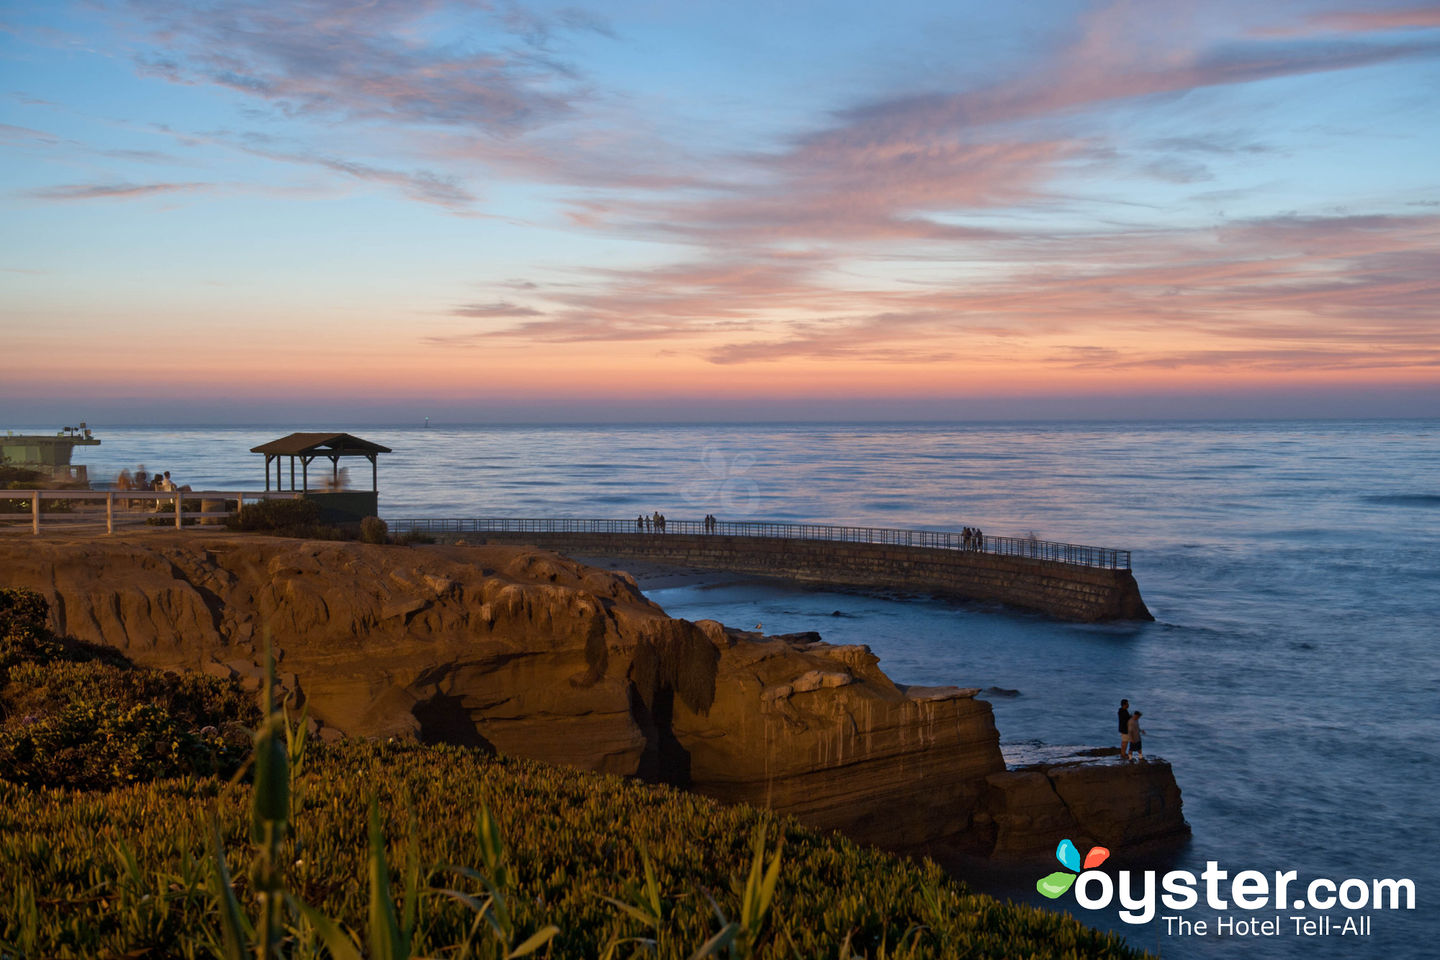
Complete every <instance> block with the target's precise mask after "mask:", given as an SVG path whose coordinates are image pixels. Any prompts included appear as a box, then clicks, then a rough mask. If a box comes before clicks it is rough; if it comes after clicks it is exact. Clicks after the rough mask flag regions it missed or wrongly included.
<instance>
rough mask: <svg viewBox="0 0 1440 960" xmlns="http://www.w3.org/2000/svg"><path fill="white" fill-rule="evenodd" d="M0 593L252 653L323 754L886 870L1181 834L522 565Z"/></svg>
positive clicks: (862, 686) (869, 666) (859, 659)
mask: <svg viewBox="0 0 1440 960" xmlns="http://www.w3.org/2000/svg"><path fill="white" fill-rule="evenodd" d="M0 569H3V570H4V575H3V578H0V579H3V581H4V583H5V585H9V586H20V587H29V588H31V589H35V590H37V591H39V592H40V593H42V594H43V595H45V596H46V597H47V598H48V599H49V600H50V603H51V609H52V616H53V618H54V620H55V624H54V626H55V628H56V629H57V630H58V631H60V632H62V633H69V634H72V635H74V636H76V637H79V638H81V639H85V640H91V641H95V642H99V643H107V644H110V645H112V646H115V647H119V648H120V649H122V650H124V651H125V652H126V653H127V654H128V655H129V656H130V657H131V658H132V659H134V660H135V661H137V662H140V663H144V664H148V665H152V666H159V667H166V668H175V669H190V670H206V671H210V672H218V673H239V674H241V675H244V676H251V677H253V676H256V675H258V672H259V667H258V664H259V662H260V659H261V654H262V652H263V649H264V643H265V638H266V636H267V635H268V636H269V637H270V638H271V640H272V641H273V643H274V646H275V648H276V651H277V656H278V658H279V669H280V673H281V677H282V680H283V681H284V682H285V683H286V685H287V686H289V688H290V689H292V690H293V691H294V692H295V693H296V694H297V695H299V696H301V697H303V699H304V700H305V701H306V702H307V703H308V704H309V705H310V709H311V712H312V715H313V716H314V717H316V718H317V719H318V720H319V721H320V722H321V723H322V724H323V728H322V734H323V735H325V736H327V737H334V736H339V735H342V734H344V735H352V736H370V737H374V736H379V737H390V736H414V737H418V738H421V739H425V740H444V741H450V742H456V743H465V744H472V745H476V746H482V747H488V748H491V749H495V750H499V751H501V752H504V753H510V754H515V755H520V756H526V757H531V758H535V759H539V760H544V761H548V762H552V763H561V764H568V765H571V766H576V767H581V768H585V769H593V770H602V771H607V772H613V773H620V774H631V775H637V776H643V777H647V778H651V779H660V780H668V781H671V782H675V783H679V784H685V785H689V786H691V787H692V788H693V789H696V790H699V791H701V792H703V793H706V794H709V795H711V796H714V797H717V798H720V799H723V800H728V801H734V802H745V803H751V804H757V805H768V806H770V807H773V808H774V809H776V810H780V811H783V812H787V813H794V814H795V815H797V816H799V817H800V818H801V819H803V820H805V821H806V822H808V823H810V824H813V825H815V826H819V827H822V828H835V829H841V830H844V831H846V832H847V833H849V834H850V835H852V836H854V837H857V838H859V839H862V840H866V841H869V842H874V843H879V844H882V845H885V846H888V847H891V848H917V847H922V846H926V845H929V844H933V843H945V844H948V845H950V846H953V847H958V848H961V849H965V850H969V851H972V852H975V853H979V854H982V855H988V854H992V853H993V854H995V855H1001V856H1012V855H1019V856H1028V855H1030V854H1032V853H1034V852H1035V850H1036V849H1040V848H1045V847H1048V848H1049V849H1052V850H1053V847H1054V844H1055V843H1056V842H1057V840H1058V839H1059V837H1062V836H1077V837H1089V838H1093V839H1094V840H1095V841H1096V842H1103V843H1105V844H1106V845H1109V846H1111V847H1112V848H1116V849H1118V848H1123V847H1125V846H1126V845H1128V844H1131V843H1136V842H1148V841H1150V840H1153V839H1155V838H1157V837H1160V836H1165V835H1174V834H1177V833H1180V832H1183V831H1184V830H1185V829H1186V828H1185V825H1184V820H1183V818H1182V817H1181V815H1180V809H1179V797H1178V790H1177V789H1176V788H1175V786H1174V780H1173V777H1171V776H1170V771H1169V767H1168V765H1161V764H1155V765H1153V766H1152V768H1151V772H1150V773H1148V774H1147V775H1146V776H1145V777H1144V778H1140V777H1138V776H1137V775H1136V774H1133V773H1131V772H1129V771H1128V770H1124V769H1123V768H1118V767H1114V766H1104V765H1091V766H1089V767H1087V768H1083V769H1079V770H1078V771H1077V772H1066V771H1058V772H1057V771H1050V772H1047V773H1039V772H1035V771H1028V772H1025V771H1019V772H1007V771H1006V770H1005V764H1004V762H1003V760H1002V758H1001V756H1000V750H999V737H998V734H997V732H996V729H995V724H994V719H993V716H992V714H991V710H990V705H989V704H988V703H986V702H984V701H981V700H976V699H975V698H974V693H975V691H974V690H958V689H955V688H948V687H947V688H916V687H910V688H906V687H902V686H899V685H897V684H895V683H893V682H891V681H890V679H889V678H888V677H886V676H885V674H884V673H883V672H881V670H880V669H879V667H878V659H877V658H876V657H875V656H874V655H873V654H872V653H871V652H870V650H869V648H868V647H864V646H832V645H830V644H826V643H823V642H821V641H820V639H819V637H818V636H817V635H815V634H805V635H798V636H789V637H762V636H760V635H758V634H753V633H746V632H742V631H737V630H731V629H727V628H725V627H724V626H722V625H721V624H719V623H715V622H713V621H701V622H699V623H690V622H688V621H685V620H679V619H673V618H671V617H668V616H666V615H665V613H664V611H662V610H661V609H660V608H659V607H657V606H656V605H655V604H653V603H652V602H650V601H649V600H648V599H646V598H645V597H644V596H643V595H642V594H641V593H640V591H639V589H638V588H637V587H636V586H635V583H634V581H633V580H631V579H630V578H629V577H628V576H625V575H623V574H619V575H617V574H614V573H610V572H606V571H602V570H598V569H594V568H590V567H585V566H582V565H581V564H578V563H575V562H573V561H571V560H567V559H565V558H564V557H561V556H559V555H557V554H553V553H548V552H545V551H539V550H536V549H534V548H528V547H508V546H489V547H462V546H453V547H446V546H432V547H422V548H407V547H394V546H388V547H387V546H371V545H365V544H358V543H335V542H307V541H298V540H286V539H278V538H262V537H234V536H205V535H203V534H192V535H185V536H174V535H151V536H143V537H138V538H134V539H128V540H126V539H114V540H103V541H97V540H88V541H87V540H31V539H29V538H19V537H6V538H3V539H0ZM1036 777H1038V778H1040V779H1039V780H1036V779H1035V778H1036ZM1041 781H1044V782H1043V783H1042V782H1041ZM1157 795H1163V797H1164V798H1165V799H1164V802H1163V803H1161V804H1159V805H1158V806H1157V805H1156V803H1155V802H1154V797H1155V796H1157ZM1172 800H1173V803H1172V802H1171V801H1172ZM1057 830H1058V831H1059V833H1058V834H1056V833H1055V832H1054V831H1057Z"/></svg>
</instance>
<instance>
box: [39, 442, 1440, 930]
mask: <svg viewBox="0 0 1440 960" xmlns="http://www.w3.org/2000/svg"><path fill="white" fill-rule="evenodd" d="M51 429H53V426H52V428H51ZM289 429H291V428H286V429H284V430H277V429H274V428H264V427H257V428H220V429H209V430H197V429H176V430H168V429H152V428H146V429H137V428H114V429H101V430H98V431H97V433H98V435H99V436H101V437H102V438H103V440H104V443H103V445H102V446H101V447H99V448H92V449H88V450H85V449H81V450H77V456H76V459H77V460H80V461H82V462H85V463H88V464H89V465H90V469H91V475H92V478H95V479H101V478H104V477H106V476H111V475H113V474H114V473H115V472H117V471H118V470H119V469H120V468H121V467H122V466H128V467H131V468H132V469H133V468H134V467H135V466H136V465H137V464H138V463H141V462H143V463H144V464H145V465H146V466H147V467H148V468H150V469H151V470H155V469H169V470H171V471H172V473H173V474H174V476H175V477H176V479H177V481H178V482H181V483H189V484H191V485H192V486H194V487H195V488H196V489H201V488H205V487H210V488H217V487H234V486H236V485H241V486H243V487H245V488H250V489H253V488H255V487H256V486H257V485H258V484H259V483H262V482H263V477H264V471H263V465H262V463H263V462H262V458H260V457H259V456H258V455H254V454H249V453H247V452H246V451H247V450H248V449H249V448H250V447H251V446H254V445H256V444H258V443H262V442H264V441H266V440H269V439H273V438H274V437H275V436H277V435H279V434H281V433H285V432H289ZM352 432H354V433H356V434H358V435H360V436H363V437H366V438H367V439H372V440H375V441H378V442H380V443H383V444H385V445H387V446H390V447H393V448H394V450H395V452H394V453H393V454H391V455H389V456H385V457H383V458H382V460H381V467H380V487H381V514H382V515H383V516H385V517H387V518H403V517H478V516H511V517H515V516H571V517H618V518H625V517H633V516H635V515H636V514H637V513H641V512H646V513H649V512H651V511H653V510H660V511H661V512H663V513H665V514H666V515H667V516H669V517H670V518H672V519H698V518H700V517H701V516H703V515H704V514H706V513H715V514H717V515H718V516H720V517H721V518H722V519H727V520H728V519H743V518H751V519H767V520H814V521H826V522H835V523H855V524H866V525H884V526H896V527H912V528H956V527H959V526H961V525H971V526H979V527H981V528H983V529H984V530H985V531H986V532H987V533H992V534H1009V535H1024V534H1028V533H1031V532H1033V533H1035V534H1036V535H1037V536H1039V537H1040V538H1042V539H1054V540H1066V541H1071V542H1078V543H1090V544H1096V545H1101V546H1112V547H1122V548H1129V549H1131V550H1133V551H1134V567H1135V575H1136V577H1137V579H1138V581H1139V583H1140V587H1141V591H1142V593H1143V594H1144V596H1145V599H1146V601H1147V603H1148V604H1149V606H1150V609H1151V610H1152V611H1153V612H1154V614H1155V616H1156V622H1155V623H1153V624H1127V625H1120V626H1081V625H1072V624H1060V623H1053V622H1050V621H1047V620H1045V619H1043V618H1040V617H1033V616H1028V615H1022V614H1016V613H1011V612H1006V611H1002V610H997V609H993V608H988V607H982V606H971V607H957V606H953V605H946V604H941V603H936V602H931V601H927V600H925V599H915V600H909V601H898V600H883V599H875V598H868V597H861V596H856V595H851V594H841V593H827V592H822V591H815V590H806V589H800V588H796V587H792V586H786V585H783V584H774V583H757V582H754V581H745V580H739V579H731V580H726V579H724V578H721V579H720V580H719V581H718V582H717V583H714V584H710V585H707V586H705V587H693V586H692V587H684V588H675V589H668V590H659V591H656V592H654V593H653V594H652V595H653V596H654V597H655V599H656V600H657V601H658V602H659V603H661V605H663V606H664V607H665V608H666V609H667V610H668V611H669V612H670V613H672V614H674V615H676V616H684V617H688V618H692V619H694V618H700V617H714V618H716V619H719V620H722V621H726V622H729V623H731V624H735V625H743V626H750V625H752V624H754V623H756V622H763V624H764V626H765V629H766V631H767V632H772V633H779V632H787V631H799V630H818V631H820V632H821V633H822V634H823V635H824V636H825V637H826V638H827V639H829V640H831V641H834V642H839V643H849V642H862V643H868V644H870V645H871V647H872V648H873V649H874V650H875V652H876V653H877V654H878V655H879V656H880V657H881V661H882V666H883V667H884V668H885V669H886V670H887V671H888V672H889V673H890V675H891V676H892V677H894V678H895V679H896V680H898V681H901V682H909V683H927V684H928V683H954V684H959V685H962V686H978V687H982V688H988V687H997V688H1003V689H1006V690H1015V691H1018V695H1014V696H1000V695H996V696H994V698H993V702H994V707H995V714H996V719H997V722H998V724H999V726H1000V729H1001V734H1002V740H1003V746H1004V748H1005V750H1006V751H1007V754H1008V755H1010V756H1011V757H1012V758H1014V759H1023V758H1025V757H1027V756H1035V755H1041V754H1044V753H1045V752H1047V751H1049V750H1050V749H1052V748H1056V747H1061V746H1068V745H1092V744H1110V743H1112V742H1113V741H1114V739H1115V737H1114V729H1113V723H1114V711H1115V706H1116V704H1117V702H1118V701H1119V699H1120V698H1121V697H1122V696H1123V697H1128V698H1129V699H1130V701H1131V704H1132V706H1133V707H1136V708H1139V709H1141V710H1143V711H1144V712H1145V719H1144V721H1143V723H1144V726H1145V728H1146V730H1147V731H1148V736H1147V737H1146V739H1145V744H1146V748H1147V751H1148V752H1150V753H1152V754H1157V755H1160V756H1163V757H1165V758H1166V759H1169V760H1170V761H1172V762H1173V763H1174V766H1175V772H1176V776H1177V778H1178V780H1179V782H1180V785H1181V788H1182V790H1183V792H1184V798H1185V813H1186V816H1187V818H1188V819H1189V821H1190V823H1191V825H1192V826H1193V827H1194V831H1195V833H1194V839H1193V841H1192V842H1191V843H1190V844H1189V845H1188V846H1187V847H1186V848H1185V849H1183V850H1182V851H1180V852H1179V854H1178V859H1177V861H1176V862H1175V864H1174V865H1175V866H1179V867H1183V868H1186V869H1190V870H1192V871H1195V872H1197V873H1198V872H1199V871H1200V870H1201V869H1203V868H1204V865H1205V863H1206V861H1208V860H1216V861H1219V863H1220V866H1221V867H1222V868H1223V869H1227V870H1229V871H1230V873H1231V874H1232V875H1233V874H1234V873H1235V872H1238V871H1240V870H1243V869H1252V868H1253V869H1258V870H1261V871H1262V872H1266V873H1272V874H1273V871H1275V870H1278V869H1294V870H1297V871H1299V873H1300V876H1301V879H1302V881H1308V880H1309V879H1311V878H1315V877H1326V878H1331V879H1334V880H1335V881H1337V882H1338V881H1341V880H1344V879H1347V878H1351V877H1356V878H1363V879H1369V878H1372V877H1397V878H1398V877H1408V878H1411V879H1413V880H1414V882H1415V885H1416V889H1417V894H1418V904H1417V910H1416V911H1414V912H1413V913H1405V912H1390V911H1378V912H1371V913H1370V916H1371V917H1372V920H1371V929H1372V931H1373V932H1372V934H1371V935H1370V936H1369V937H1368V938H1364V939H1356V938H1353V937H1343V938H1342V937H1338V936H1332V937H1331V938H1329V939H1316V938H1305V937H1298V936H1296V935H1295V934H1294V933H1293V932H1292V931H1293V925H1292V924H1291V923H1290V921H1289V920H1288V919H1287V918H1288V917H1289V916H1291V915H1293V914H1294V913H1295V912H1296V911H1292V910H1286V911H1281V912H1280V914H1279V916H1280V918H1281V924H1282V932H1281V934H1280V936H1278V937H1271V938H1264V939H1263V940H1261V939H1257V938H1253V937H1251V938H1241V937H1215V936H1210V937H1206V938H1203V939H1202V938H1193V937H1180V936H1173V935H1168V934H1167V933H1166V932H1165V930H1164V925H1163V924H1162V923H1160V922H1159V921H1155V922H1152V923H1151V924H1149V925H1147V926H1143V927H1129V926H1126V925H1124V924H1121V923H1119V922H1118V921H1117V920H1116V919H1115V916H1114V911H1113V910H1112V911H1108V912H1106V913H1086V912H1084V911H1080V913H1081V914H1082V915H1083V916H1084V917H1085V919H1086V920H1087V921H1089V922H1092V923H1095V924H1097V925H1101V926H1108V927H1111V928H1114V929H1119V930H1122V932H1124V933H1126V934H1127V935H1128V936H1129V937H1130V938H1131V941H1132V942H1133V943H1135V944H1136V945H1137V946H1143V947H1147V948H1149V949H1152V950H1154V949H1157V947H1158V949H1159V950H1160V951H1161V952H1162V954H1163V955H1165V956H1173V957H1193V958H1202V957H1203V958H1209V957H1229V956H1274V957H1300V956H1306V957H1368V956H1376V957H1379V956H1386V957H1417V958H1418V957H1429V956H1434V955H1435V953H1434V944H1435V942H1436V935H1437V934H1440V924H1437V922H1436V921H1435V920H1434V913H1433V911H1435V909H1436V906H1437V890H1440V867H1437V863H1436V861H1437V857H1440V799H1437V798H1440V626H1437V625H1440V537H1437V532H1440V421H1433V420H1431V421H1334V422H1313V421H1302V422H1275V423H1263V422H1215V423H1193V422H1185V423H1143V424H1141V423H1118V424H1117V423H1090V424H1074V423H1065V424H1062V423H1031V424H1009V425H993V424H985V425H964V424H959V425H934V424H924V425H773V424H767V425H737V426H708V425H707V426H655V427H647V426H623V427H608V426H607V427H550V426H547V427H483V428H482V427H463V428H431V429H429V430H419V429H408V428H407V429H396V428H394V427H373V428H371V427H356V428H353V430H352ZM362 474H363V476H362ZM355 479H356V481H357V485H359V483H360V481H363V482H364V485H367V486H368V480H369V478H368V464H367V465H365V467H364V469H363V470H362V471H358V472H357V475H356V478H355ZM837 612H838V613H839V614H841V615H840V616H835V615H834V614H835V613H837ZM1112 863H1113V861H1112ZM1115 866H1116V867H1117V868H1123V867H1124V864H1115ZM1029 882H1030V881H1029V880H1026V881H1024V882H1021V883H1017V884H1015V885H1014V886H1009V885H1007V883H1006V882H1005V881H1001V880H995V881H993V883H994V884H996V885H997V888H998V889H1001V890H1002V891H1004V892H1013V893H1016V894H1018V895H1022V896H1023V895H1025V888H1026V886H1028V884H1029ZM1030 897H1031V899H1032V900H1034V901H1037V902H1042V903H1045V902H1046V901H1041V900H1039V898H1038V897H1036V896H1034V895H1033V893H1032V894H1030ZM1058 904H1059V905H1061V906H1065V905H1067V904H1073V899H1072V898H1071V897H1070V896H1068V895H1067V896H1066V897H1065V898H1064V899H1063V900H1062V901H1058ZM1161 912H1162V913H1164V912H1170V913H1173V911H1164V910H1163V908H1162V911H1161ZM1229 912H1230V914H1232V915H1235V916H1247V917H1248V916H1259V917H1271V916H1275V915H1276V914H1275V912H1274V911H1260V912H1258V913H1254V914H1251V913H1247V912H1243V911H1234V910H1231V911H1229ZM1303 912H1305V913H1307V914H1309V915H1311V916H1315V915H1318V914H1317V913H1316V911H1313V910H1308V909H1307V910H1306V911H1303ZM1332 913H1333V914H1335V915H1338V916H1339V917H1341V918H1343V917H1344V916H1345V915H1346V913H1345V911H1341V910H1336V911H1332ZM1216 915H1217V912H1216V911H1214V910H1211V909H1208V908H1205V907H1203V906H1202V907H1200V908H1198V909H1194V910H1190V911H1187V912H1186V913H1185V916H1186V918H1187V919H1207V920H1213V919H1214V917H1215V916H1216Z"/></svg>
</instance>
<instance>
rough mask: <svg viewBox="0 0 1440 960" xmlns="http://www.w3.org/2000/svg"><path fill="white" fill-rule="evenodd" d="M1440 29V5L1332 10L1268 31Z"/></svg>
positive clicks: (1365, 31)
mask: <svg viewBox="0 0 1440 960" xmlns="http://www.w3.org/2000/svg"><path fill="white" fill-rule="evenodd" d="M1432 27H1440V4H1434V3H1428V4H1421V5H1418V6H1400V7H1390V8H1388V9H1378V10H1377V9H1373V8H1364V9H1354V10H1331V11H1327V12H1325V13H1316V14H1312V15H1311V16H1309V17H1307V18H1306V19H1305V20H1303V21H1301V22H1300V23H1298V24H1287V25H1285V26H1283V27H1274V28H1271V29H1270V30H1268V31H1266V32H1268V33H1274V34H1281V35H1284V34H1296V33H1309V32H1314V31H1334V32H1337V33H1372V32H1376V31H1384V30H1417V29H1418V30H1423V29H1427V28H1432Z"/></svg>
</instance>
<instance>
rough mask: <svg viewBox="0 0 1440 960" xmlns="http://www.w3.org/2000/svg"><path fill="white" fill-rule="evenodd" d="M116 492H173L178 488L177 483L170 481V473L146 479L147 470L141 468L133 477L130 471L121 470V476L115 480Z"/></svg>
mask: <svg viewBox="0 0 1440 960" xmlns="http://www.w3.org/2000/svg"><path fill="white" fill-rule="evenodd" d="M115 489H116V490H154V491H156V492H161V491H164V492H167V493H168V492H171V491H173V490H175V489H177V488H176V486H175V482H174V481H173V480H171V479H170V471H169V470H166V471H165V472H164V473H159V472H156V474H155V476H153V477H149V478H147V477H146V474H145V468H144V467H139V468H137V469H136V471H135V474H134V475H133V476H132V475H131V473H130V471H129V470H121V471H120V476H118V477H116V478H115Z"/></svg>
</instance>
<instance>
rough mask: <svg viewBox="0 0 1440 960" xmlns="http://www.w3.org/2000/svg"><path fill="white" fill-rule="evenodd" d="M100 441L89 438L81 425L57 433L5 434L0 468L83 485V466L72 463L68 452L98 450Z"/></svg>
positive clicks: (0, 443)
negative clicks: (29, 472) (18, 470)
mask: <svg viewBox="0 0 1440 960" xmlns="http://www.w3.org/2000/svg"><path fill="white" fill-rule="evenodd" d="M98 446H100V441H99V440H96V439H95V438H94V437H93V436H91V435H90V428H89V427H87V426H86V425H85V424H84V423H81V424H80V426H78V427H66V428H65V429H64V430H61V431H60V432H59V433H56V434H53V435H50V434H33V435H21V434H15V433H10V432H8V431H7V432H6V434H5V436H3V437H0V466H6V467H18V468H20V469H21V470H33V471H34V472H36V473H40V474H44V476H45V477H46V479H47V480H49V481H51V482H56V483H68V484H80V485H82V486H83V485H85V484H86V483H87V482H88V477H87V476H86V473H85V466H84V464H78V463H77V464H72V463H71V462H70V451H71V450H72V449H74V448H75V447H98Z"/></svg>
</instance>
